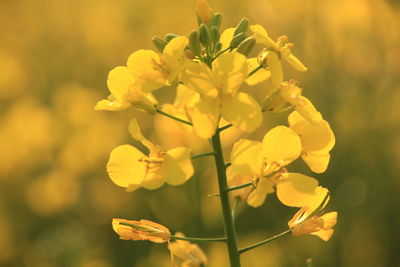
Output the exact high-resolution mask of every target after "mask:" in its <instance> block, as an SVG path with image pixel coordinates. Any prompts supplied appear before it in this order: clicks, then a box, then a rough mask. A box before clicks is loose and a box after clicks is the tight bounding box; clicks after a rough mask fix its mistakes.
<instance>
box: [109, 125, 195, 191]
mask: <svg viewBox="0 0 400 267" xmlns="http://www.w3.org/2000/svg"><path fill="white" fill-rule="evenodd" d="M129 131H130V133H131V135H132V137H133V138H134V139H136V140H138V141H140V142H141V143H142V144H143V145H145V146H146V147H147V148H148V149H149V151H150V153H149V155H148V156H146V155H145V154H143V153H142V152H141V151H139V150H138V149H137V148H135V147H133V146H131V145H121V146H118V147H116V148H114V150H113V151H112V152H111V154H110V159H109V161H108V164H107V172H108V175H109V177H110V178H111V180H112V181H113V182H114V183H115V184H116V185H118V186H121V187H125V188H127V190H128V191H133V190H136V189H138V188H139V187H143V188H146V189H150V190H153V189H157V188H159V187H161V186H162V185H163V184H164V183H165V182H166V183H168V184H170V185H180V184H183V183H185V182H186V181H187V180H188V179H189V178H190V177H191V176H192V175H193V166H192V162H191V158H190V152H191V150H190V149H189V148H185V147H177V148H174V149H170V150H168V151H163V150H162V149H161V148H160V147H158V146H156V145H154V144H153V143H151V142H150V141H149V140H147V139H146V138H145V137H144V136H143V135H142V133H141V131H140V128H139V125H138V123H137V121H136V120H135V119H133V120H132V121H131V122H130V125H129Z"/></svg>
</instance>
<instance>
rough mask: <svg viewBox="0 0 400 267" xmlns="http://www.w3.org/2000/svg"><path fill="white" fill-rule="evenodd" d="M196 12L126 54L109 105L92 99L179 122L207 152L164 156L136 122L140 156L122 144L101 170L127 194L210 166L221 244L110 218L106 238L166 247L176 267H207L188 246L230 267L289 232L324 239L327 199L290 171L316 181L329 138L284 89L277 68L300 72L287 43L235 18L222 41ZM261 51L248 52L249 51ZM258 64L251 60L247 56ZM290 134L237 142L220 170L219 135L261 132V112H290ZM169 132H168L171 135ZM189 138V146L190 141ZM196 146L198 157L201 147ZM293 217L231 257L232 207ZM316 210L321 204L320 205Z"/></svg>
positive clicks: (305, 105) (204, 7)
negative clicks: (182, 29) (215, 248)
mask: <svg viewBox="0 0 400 267" xmlns="http://www.w3.org/2000/svg"><path fill="white" fill-rule="evenodd" d="M196 12H197V17H198V22H199V26H198V28H197V29H194V30H192V31H191V32H190V33H189V34H188V36H184V35H181V36H180V35H171V34H169V35H167V36H166V37H165V38H161V37H157V36H156V37H154V38H153V39H152V43H153V45H154V46H155V48H156V51H153V50H138V51H136V52H134V53H132V54H131V55H130V56H129V58H128V61H127V65H126V66H119V67H116V68H114V69H113V70H111V71H110V73H109V76H108V80H107V85H108V88H109V90H110V93H111V94H110V96H109V97H108V98H107V99H104V100H100V101H99V102H98V103H97V105H96V107H95V109H97V110H109V111H116V110H122V109H127V108H129V107H130V106H134V107H135V108H137V109H138V110H141V111H144V112H146V113H148V114H149V115H154V114H155V113H159V114H160V115H161V116H165V118H168V119H171V120H174V121H175V122H177V123H181V124H182V127H181V128H179V127H176V129H174V130H175V131H179V132H180V133H181V135H182V136H184V139H185V140H204V141H206V140H208V141H209V142H210V143H211V146H210V151H208V152H204V153H201V154H192V148H191V147H189V145H190V144H189V143H190V142H188V141H182V142H175V143H179V144H183V146H178V147H172V148H170V149H164V148H162V147H161V146H159V145H157V144H154V143H153V142H151V141H150V140H148V139H147V138H145V137H144V135H143V134H142V132H141V130H140V126H139V123H138V121H137V120H136V119H135V118H134V119H132V120H131V121H130V123H129V132H130V134H131V137H132V138H133V139H134V140H136V141H138V142H140V143H142V144H143V146H144V147H146V149H147V151H145V152H143V151H141V150H140V149H138V148H136V147H134V146H132V145H129V144H125V145H120V146H118V147H116V148H114V149H113V150H112V152H111V154H110V158H109V161H108V164H107V172H108V175H109V177H110V179H111V180H112V181H113V182H114V183H115V184H116V185H117V186H120V187H123V188H126V190H127V191H134V190H137V189H139V188H145V189H149V190H155V189H158V188H160V187H161V186H163V185H164V184H165V183H166V184H169V185H174V186H177V185H181V184H183V183H185V182H186V181H188V179H190V178H191V177H192V176H193V174H194V171H195V170H194V167H193V165H192V160H195V159H197V158H201V157H208V156H210V157H213V158H214V161H215V166H216V174H217V175H216V177H217V182H218V190H219V192H218V194H216V195H217V196H218V197H219V200H220V203H221V211H222V217H223V226H224V234H223V235H222V237H215V238H214V237H212V238H196V237H185V236H184V235H183V234H179V233H178V234H175V235H171V233H170V231H169V229H168V228H166V227H165V226H163V225H160V224H158V223H155V222H152V221H148V220H140V221H135V220H125V219H113V222H112V225H113V229H114V231H115V232H116V233H117V234H118V235H119V236H120V238H121V239H124V240H149V241H152V242H155V243H166V242H167V243H168V248H169V249H170V251H171V254H172V255H173V264H174V265H175V263H174V262H175V261H174V257H175V258H178V259H180V261H181V266H205V265H206V264H207V261H208V260H207V257H206V255H205V253H204V252H203V251H202V250H201V249H200V247H198V246H197V245H194V244H192V243H190V242H223V243H225V244H226V247H227V252H228V256H229V262H230V266H232V267H238V266H240V265H241V263H240V255H241V254H242V253H244V252H246V251H249V250H251V249H254V248H256V247H259V246H261V245H264V244H267V243H269V242H271V241H273V240H276V239H277V238H279V237H282V236H285V235H286V234H288V233H292V234H293V235H295V236H297V235H303V234H314V235H317V236H319V237H320V238H322V239H323V240H328V239H329V238H330V237H331V236H332V233H333V230H332V227H333V226H334V225H335V223H336V217H337V213H336V212H333V213H332V212H331V213H326V214H322V213H321V211H322V209H323V208H324V207H325V206H326V204H327V202H328V199H329V191H328V189H326V188H325V187H322V186H320V185H319V182H318V180H317V179H315V178H313V177H310V176H307V175H304V174H301V173H298V172H293V171H289V170H288V168H289V166H290V165H291V163H292V162H294V161H295V160H297V159H298V158H302V159H303V160H304V162H305V163H306V165H307V166H308V167H309V168H310V169H311V171H313V172H315V173H323V172H324V171H325V170H326V169H327V167H328V163H329V159H330V150H331V149H332V148H333V146H334V144H335V136H334V134H333V132H332V130H331V128H330V125H329V123H328V122H327V121H326V120H324V119H323V117H322V115H321V113H320V112H319V111H318V110H317V109H316V108H315V106H314V105H313V104H312V103H311V101H310V100H309V99H307V98H306V97H304V96H303V95H302V89H301V88H300V87H298V82H296V81H294V80H288V81H284V67H283V64H282V61H285V62H287V63H288V64H289V65H290V66H291V67H293V68H294V69H295V70H297V71H302V72H304V71H307V67H306V66H305V65H304V64H303V63H302V62H301V61H300V60H299V59H298V58H297V57H295V56H294V55H293V54H292V52H291V48H292V47H293V44H291V43H288V38H287V37H286V36H281V37H279V38H277V41H274V40H273V39H272V38H271V37H270V36H269V35H268V33H267V31H266V30H265V28H264V27H263V26H261V25H259V24H254V25H250V22H249V20H248V19H246V18H244V19H242V20H241V21H240V22H239V24H238V25H237V26H236V27H231V28H228V29H226V30H224V31H223V32H222V33H221V20H222V15H221V14H220V13H216V12H213V11H212V9H211V8H210V6H209V5H208V2H207V0H198V1H197V4H196ZM256 44H258V46H261V47H262V48H261V51H254V48H255V45H256ZM254 52H255V55H257V56H254V55H253V56H250V55H252V54H254ZM267 83H268V84H269V86H266V87H267V89H266V90H265V91H264V100H263V101H262V102H260V103H259V102H258V100H257V99H256V97H254V96H253V95H252V93H253V92H254V90H255V89H253V90H251V89H250V90H246V92H245V91H244V90H243V88H244V86H245V85H247V86H250V87H251V86H254V85H257V84H259V85H263V84H267ZM162 87H163V88H166V89H165V90H172V93H174V94H175V96H176V97H175V100H174V102H173V103H159V101H158V100H157V99H156V97H155V95H154V94H153V92H154V91H156V90H158V89H160V88H162ZM291 109H294V110H293V111H291V113H290V114H289V115H288V125H287V126H286V125H278V126H275V127H273V128H272V129H270V130H268V131H267V132H266V133H265V135H264V138H263V139H262V140H261V141H257V140H251V139H245V138H242V139H239V140H238V141H236V142H235V143H234V144H233V146H232V149H231V153H230V160H231V161H230V162H225V160H224V156H223V150H222V145H221V132H223V131H225V130H227V129H229V128H231V127H232V128H235V129H236V130H239V131H241V132H242V133H252V132H254V131H255V130H256V129H259V127H260V126H261V125H262V121H263V118H264V113H265V112H273V113H282V112H285V111H287V110H291ZM170 132H171V131H170ZM189 135H194V136H195V138H194V139H189V137H188V136H189ZM199 143H201V145H200V146H198V147H200V148H204V147H206V146H207V142H199ZM275 192H276V195H277V198H278V199H279V200H280V202H281V203H282V204H284V205H285V206H288V207H296V208H300V211H299V212H298V213H297V214H296V215H295V216H294V218H293V219H292V220H290V221H289V223H288V226H289V228H288V230H287V231H285V232H283V233H281V234H278V235H276V236H274V237H272V238H269V239H266V240H264V241H261V242H258V243H255V244H252V245H249V246H247V247H244V248H239V247H238V245H237V239H238V233H237V231H236V228H235V225H234V216H235V208H236V206H237V203H238V202H239V201H244V202H245V203H247V204H248V205H249V206H251V207H253V208H256V207H261V206H263V204H264V202H265V200H266V198H267V195H269V194H273V193H275ZM321 203H322V204H321Z"/></svg>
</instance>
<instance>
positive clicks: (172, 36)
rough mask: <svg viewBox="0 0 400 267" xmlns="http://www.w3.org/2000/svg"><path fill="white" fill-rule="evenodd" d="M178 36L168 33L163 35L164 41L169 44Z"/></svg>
mask: <svg viewBox="0 0 400 267" xmlns="http://www.w3.org/2000/svg"><path fill="white" fill-rule="evenodd" d="M179 36H180V35H179V34H175V33H168V34H166V35H165V40H166V41H167V43H169V41H171V40H172V39H174V38H176V37H179Z"/></svg>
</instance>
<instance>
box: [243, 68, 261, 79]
mask: <svg viewBox="0 0 400 267" xmlns="http://www.w3.org/2000/svg"><path fill="white" fill-rule="evenodd" d="M262 68H263V66H262V65H260V66H258V67H257V68H255V69H254V70H252V71H251V72H250V73H249V75H247V78H249V77H250V76H251V75H253V74H254V73H256V72H257V71H259V70H261V69H262Z"/></svg>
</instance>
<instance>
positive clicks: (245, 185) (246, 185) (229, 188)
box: [226, 182, 254, 191]
mask: <svg viewBox="0 0 400 267" xmlns="http://www.w3.org/2000/svg"><path fill="white" fill-rule="evenodd" d="M251 185H254V183H253V182H248V183H245V184H241V185H237V186H232V187H228V188H227V189H226V191H233V190H238V189H241V188H244V187H248V186H251Z"/></svg>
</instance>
